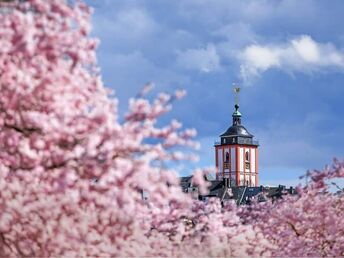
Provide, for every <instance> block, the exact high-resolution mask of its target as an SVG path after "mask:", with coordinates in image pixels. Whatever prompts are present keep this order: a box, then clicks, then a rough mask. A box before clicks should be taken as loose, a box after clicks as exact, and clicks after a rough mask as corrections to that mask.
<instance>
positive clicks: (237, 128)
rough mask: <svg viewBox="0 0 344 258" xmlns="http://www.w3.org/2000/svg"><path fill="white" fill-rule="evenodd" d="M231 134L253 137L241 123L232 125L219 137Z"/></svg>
mask: <svg viewBox="0 0 344 258" xmlns="http://www.w3.org/2000/svg"><path fill="white" fill-rule="evenodd" d="M231 136H242V137H253V135H252V134H250V133H249V132H248V131H247V129H246V128H245V127H244V126H242V125H232V126H231V127H229V128H228V129H227V131H226V132H225V133H223V134H221V135H220V137H231Z"/></svg>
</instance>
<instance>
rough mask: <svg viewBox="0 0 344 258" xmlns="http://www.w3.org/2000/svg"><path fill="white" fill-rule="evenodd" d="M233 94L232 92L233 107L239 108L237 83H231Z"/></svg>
mask: <svg viewBox="0 0 344 258" xmlns="http://www.w3.org/2000/svg"><path fill="white" fill-rule="evenodd" d="M233 92H234V100H235V106H238V107H239V93H240V87H239V85H238V84H237V83H233Z"/></svg>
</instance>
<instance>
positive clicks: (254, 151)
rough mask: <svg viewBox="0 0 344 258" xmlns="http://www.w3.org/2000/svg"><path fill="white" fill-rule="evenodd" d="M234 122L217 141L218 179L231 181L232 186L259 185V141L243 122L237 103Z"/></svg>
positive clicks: (216, 161) (233, 116)
mask: <svg viewBox="0 0 344 258" xmlns="http://www.w3.org/2000/svg"><path fill="white" fill-rule="evenodd" d="M234 107H235V111H234V113H233V115H232V118H233V123H232V125H231V126H230V127H229V128H228V129H227V131H226V132H225V133H223V134H222V135H220V142H216V143H215V164H216V179H217V180H223V179H226V181H228V182H229V186H230V187H235V186H251V187H255V186H258V183H259V179H258V146H259V143H258V141H254V140H253V138H254V136H253V135H252V134H250V133H249V132H248V131H247V129H246V128H245V127H244V126H243V125H242V124H241V113H240V112H239V106H238V105H237V104H236V105H235V106H234Z"/></svg>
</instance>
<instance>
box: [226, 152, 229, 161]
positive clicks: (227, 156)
mask: <svg viewBox="0 0 344 258" xmlns="http://www.w3.org/2000/svg"><path fill="white" fill-rule="evenodd" d="M225 161H226V163H228V162H229V153H228V152H226V159H225Z"/></svg>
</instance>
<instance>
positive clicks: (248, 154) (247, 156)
mask: <svg viewBox="0 0 344 258" xmlns="http://www.w3.org/2000/svg"><path fill="white" fill-rule="evenodd" d="M245 160H246V161H250V153H249V152H248V151H246V153H245Z"/></svg>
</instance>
